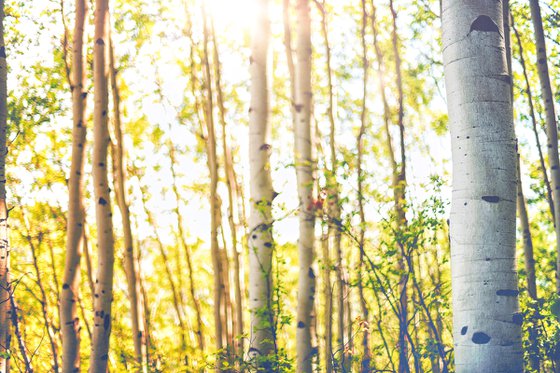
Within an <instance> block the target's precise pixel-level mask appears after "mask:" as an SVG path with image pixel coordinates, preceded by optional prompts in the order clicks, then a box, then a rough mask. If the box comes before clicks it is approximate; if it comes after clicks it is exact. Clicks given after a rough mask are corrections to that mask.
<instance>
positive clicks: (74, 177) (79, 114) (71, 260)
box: [60, 0, 88, 373]
mask: <svg viewBox="0 0 560 373" xmlns="http://www.w3.org/2000/svg"><path fill="white" fill-rule="evenodd" d="M87 11H88V3H87V1H85V0H76V19H75V23H74V36H73V42H72V44H73V47H72V66H71V81H70V85H71V91H72V118H73V126H72V163H71V166H70V175H69V178H68V220H67V227H66V255H65V264H64V275H63V283H62V292H61V302H60V327H61V334H62V371H63V372H65V373H66V372H75V371H76V370H79V369H80V318H79V316H78V309H77V304H78V302H77V300H78V297H79V292H80V260H81V256H82V247H83V243H84V241H83V239H84V236H83V232H84V225H85V224H84V206H83V189H84V185H83V184H84V183H83V173H84V164H85V156H84V154H85V146H86V120H85V115H86V97H87V91H86V89H85V85H86V76H85V72H84V70H85V60H84V29H85V19H86V16H87Z"/></svg>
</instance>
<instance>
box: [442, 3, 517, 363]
mask: <svg viewBox="0 0 560 373" xmlns="http://www.w3.org/2000/svg"><path fill="white" fill-rule="evenodd" d="M442 21H443V57H444V67H445V81H446V87H447V100H448V103H447V104H448V109H449V121H450V124H449V125H450V131H451V139H452V152H453V153H452V156H453V197H452V206H451V218H450V236H451V266H452V268H451V269H452V288H453V337H454V345H455V364H456V371H457V372H458V373H461V372H509V373H513V372H521V371H523V354H522V350H521V323H522V316H521V314H520V313H519V302H518V295H519V291H518V288H517V272H516V267H515V208H516V150H515V134H514V130H513V114H512V103H511V95H510V85H511V78H510V77H509V74H508V70H507V62H506V51H505V45H504V36H503V35H504V29H503V12H502V3H501V2H488V1H484V0H471V1H462V0H461V1H460V0H446V1H443V20H442Z"/></svg>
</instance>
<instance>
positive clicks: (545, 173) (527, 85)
mask: <svg viewBox="0 0 560 373" xmlns="http://www.w3.org/2000/svg"><path fill="white" fill-rule="evenodd" d="M511 26H512V29H513V32H514V34H515V39H516V40H517V47H518V48H519V63H520V64H521V69H522V71H523V80H524V81H525V93H526V95H527V101H528V104H529V116H530V117H531V125H532V129H533V134H534V135H535V144H536V146H537V152H538V153H539V164H540V167H541V171H542V174H543V181H544V186H545V188H546V197H547V201H548V206H549V209H550V214H551V216H552V218H553V219H554V201H553V200H552V187H551V186H550V179H549V177H548V171H547V170H546V164H545V162H544V155H543V151H542V145H541V140H540V137H539V128H538V127H539V126H538V124H537V116H536V114H535V105H534V101H533V93H532V89H531V82H530V81H529V75H528V74H527V64H526V63H525V57H524V55H523V53H524V52H523V45H522V43H521V36H520V34H519V31H518V30H517V28H516V27H515V24H514V22H513V18H512V24H511Z"/></svg>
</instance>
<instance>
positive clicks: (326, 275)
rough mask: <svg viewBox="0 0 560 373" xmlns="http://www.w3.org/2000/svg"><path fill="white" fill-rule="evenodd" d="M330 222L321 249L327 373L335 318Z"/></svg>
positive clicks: (331, 354) (327, 371)
mask: <svg viewBox="0 0 560 373" xmlns="http://www.w3.org/2000/svg"><path fill="white" fill-rule="evenodd" d="M328 224H329V222H328V221H327V226H326V229H324V230H323V235H322V237H321V248H322V251H323V253H322V254H323V263H322V264H323V265H322V267H323V294H324V298H325V306H324V310H323V313H324V322H323V328H324V337H323V340H324V342H325V352H324V353H325V372H326V373H332V371H333V346H332V316H333V301H332V284H331V268H330V267H331V259H330V247H329V228H328Z"/></svg>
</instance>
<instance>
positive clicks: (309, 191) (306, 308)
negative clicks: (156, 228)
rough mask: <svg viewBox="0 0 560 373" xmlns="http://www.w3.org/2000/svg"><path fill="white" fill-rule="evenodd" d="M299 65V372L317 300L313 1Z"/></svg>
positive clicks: (304, 371)
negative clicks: (314, 248) (313, 140)
mask: <svg viewBox="0 0 560 373" xmlns="http://www.w3.org/2000/svg"><path fill="white" fill-rule="evenodd" d="M297 19H298V25H297V49H296V55H297V64H296V72H295V102H294V105H295V106H294V108H295V128H294V135H295V165H296V176H297V185H298V196H299V241H298V257H299V278H298V304H297V316H296V320H297V331H296V355H297V358H296V361H297V368H296V369H297V372H298V373H309V372H311V371H312V358H313V349H312V346H311V322H312V319H311V314H312V311H313V302H314V299H315V272H314V271H313V256H314V255H313V251H314V250H313V244H314V238H315V232H314V228H315V208H316V201H315V200H314V198H313V185H314V182H313V179H314V175H313V174H314V166H315V163H314V160H313V156H312V147H311V144H312V137H311V136H312V135H311V95H312V92H311V30H310V29H311V19H310V9H309V0H298V1H297Z"/></svg>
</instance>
